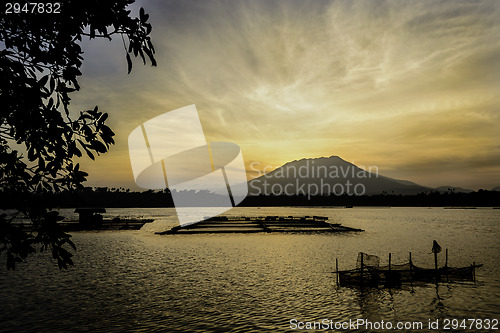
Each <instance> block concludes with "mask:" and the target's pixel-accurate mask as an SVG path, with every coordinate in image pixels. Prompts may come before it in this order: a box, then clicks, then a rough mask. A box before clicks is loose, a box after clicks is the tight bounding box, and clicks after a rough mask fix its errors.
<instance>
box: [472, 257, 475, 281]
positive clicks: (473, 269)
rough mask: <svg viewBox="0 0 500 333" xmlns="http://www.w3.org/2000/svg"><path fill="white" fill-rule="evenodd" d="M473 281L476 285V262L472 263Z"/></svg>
mask: <svg viewBox="0 0 500 333" xmlns="http://www.w3.org/2000/svg"><path fill="white" fill-rule="evenodd" d="M472 281H474V283H476V262H475V261H474V262H473V263H472Z"/></svg>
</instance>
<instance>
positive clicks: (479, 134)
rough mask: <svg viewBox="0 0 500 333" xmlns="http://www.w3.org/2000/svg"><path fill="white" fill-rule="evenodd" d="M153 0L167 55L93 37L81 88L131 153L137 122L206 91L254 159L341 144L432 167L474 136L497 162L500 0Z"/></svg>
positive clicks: (465, 150) (386, 159) (214, 129)
mask: <svg viewBox="0 0 500 333" xmlns="http://www.w3.org/2000/svg"><path fill="white" fill-rule="evenodd" d="M139 6H143V7H145V9H146V11H147V12H149V13H150V14H151V18H150V20H151V21H152V23H153V41H154V44H155V47H156V49H157V60H158V64H159V66H158V68H148V67H143V66H141V65H140V62H139V61H136V62H135V64H134V69H133V72H132V74H131V75H128V76H127V75H126V74H125V72H126V62H125V57H124V53H123V46H121V40H115V41H113V42H112V43H111V44H109V43H108V44H107V45H104V42H102V43H94V41H92V43H88V44H87V43H86V44H85V45H84V46H85V47H84V50H85V52H86V53H85V56H86V59H85V66H84V75H85V77H84V78H83V79H82V83H83V84H82V87H83V91H82V92H81V94H79V96H78V98H75V101H74V102H75V105H77V106H84V105H88V106H87V107H90V106H93V105H94V104H99V105H100V106H101V107H103V108H105V109H106V110H109V112H110V114H111V116H112V117H111V118H110V121H111V124H112V125H113V128H115V130H116V133H117V146H116V147H115V149H116V150H117V151H118V152H120V154H121V155H120V156H122V161H123V162H122V163H124V164H125V163H128V160H127V159H128V156H127V147H126V137H127V136H128V133H129V132H130V131H131V130H132V129H133V128H135V127H136V126H137V125H138V124H140V123H141V122H143V121H145V120H147V119H149V118H152V117H154V116H157V115H159V114H161V113H163V112H167V111H170V110H173V109H176V108H179V107H182V106H185V105H190V104H193V103H194V104H196V105H197V108H198V110H199V114H200V118H201V120H202V124H203V127H204V130H205V133H206V135H207V137H208V138H209V140H211V141H233V142H235V143H238V144H240V145H241V146H242V147H243V149H244V150H243V154H244V156H245V157H247V156H248V159H249V160H260V161H270V162H271V163H272V164H274V165H279V164H283V163H285V162H287V161H289V160H293V159H296V158H302V157H315V156H316V157H319V156H330V155H339V156H342V157H344V158H347V159H350V160H358V161H362V162H363V163H364V164H365V165H372V164H377V165H379V166H380V167H381V168H383V166H384V165H386V166H387V169H390V170H397V169H398V168H404V167H405V166H406V165H408V164H414V165H416V164H415V159H416V158H417V157H418V158H420V159H421V164H418V165H420V166H421V165H424V164H425V165H427V166H428V167H425V168H424V167H423V166H422V167H421V170H424V169H425V170H426V172H427V174H429V175H431V174H432V172H433V171H432V170H435V172H438V170H439V168H440V167H439V166H438V165H434V166H433V164H434V163H435V162H436V161H439V160H440V159H441V158H442V159H450V158H453V157H454V156H456V155H457V154H458V153H457V151H459V150H462V151H461V152H460V154H458V155H460V156H461V158H464V159H467V158H470V160H471V161H484V165H489V167H492V168H494V166H491V165H490V164H488V163H487V162H486V161H491V160H495V159H494V158H493V156H494V154H497V153H498V152H497V150H495V149H493V148H492V145H493V142H499V140H498V139H499V136H498V134H497V133H500V131H498V130H497V129H498V126H499V125H498V124H499V112H498V105H499V99H498V97H496V96H497V94H498V88H500V75H499V74H500V66H499V62H498V59H499V56H500V42H499V41H498V35H499V33H500V24H499V23H498V19H497V18H498V17H499V16H500V15H499V14H500V4H499V3H498V2H497V1H476V2H471V1H418V2H402V1H201V0H199V1H182V2H180V1H159V0H156V1H147V2H144V3H139V4H138V5H137V6H135V7H134V9H135V10H137V8H138V7H139ZM460 147H462V149H460ZM374 152H377V153H376V154H375V153H374ZM476 152H481V154H483V155H484V159H475V158H474V156H475V155H474V154H475V153H476ZM311 155H313V156H311ZM483 155H482V156H483ZM467 156H469V157H467ZM104 158H105V157H104ZM464 165H466V164H464ZM468 165H469V167H470V168H471V169H470V170H473V169H474V168H477V165H476V163H472V162H471V163H469V164H468ZM495 170H496V171H495V172H497V173H500V170H499V169H495ZM417 174H418V176H419V177H421V176H422V175H421V174H420V173H418V170H416V169H412V170H410V171H409V174H408V175H407V176H406V177H405V178H407V179H412V177H413V175H417ZM422 177H423V176H422ZM429 177H430V176H429ZM419 179H423V180H425V177H423V178H419ZM429 179H431V178H429ZM458 181H459V180H458ZM436 185H440V184H436ZM457 185H460V184H457Z"/></svg>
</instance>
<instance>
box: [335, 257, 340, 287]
mask: <svg viewBox="0 0 500 333" xmlns="http://www.w3.org/2000/svg"><path fill="white" fill-rule="evenodd" d="M335 271H336V272H337V287H338V286H339V259H338V258H335Z"/></svg>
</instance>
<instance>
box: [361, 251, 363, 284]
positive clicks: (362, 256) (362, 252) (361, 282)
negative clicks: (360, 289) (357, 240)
mask: <svg viewBox="0 0 500 333" xmlns="http://www.w3.org/2000/svg"><path fill="white" fill-rule="evenodd" d="M363 266H364V264H363V252H361V285H363Z"/></svg>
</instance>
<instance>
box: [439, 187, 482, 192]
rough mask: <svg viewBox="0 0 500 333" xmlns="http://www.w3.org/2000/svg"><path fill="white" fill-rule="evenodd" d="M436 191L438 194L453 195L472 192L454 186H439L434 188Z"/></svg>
mask: <svg viewBox="0 0 500 333" xmlns="http://www.w3.org/2000/svg"><path fill="white" fill-rule="evenodd" d="M436 190H437V191H439V192H455V193H471V192H474V191H473V190H469V189H468V188H461V187H456V186H449V185H446V186H439V187H436Z"/></svg>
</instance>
